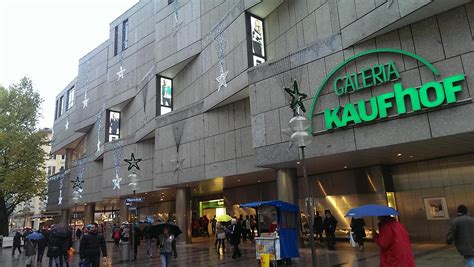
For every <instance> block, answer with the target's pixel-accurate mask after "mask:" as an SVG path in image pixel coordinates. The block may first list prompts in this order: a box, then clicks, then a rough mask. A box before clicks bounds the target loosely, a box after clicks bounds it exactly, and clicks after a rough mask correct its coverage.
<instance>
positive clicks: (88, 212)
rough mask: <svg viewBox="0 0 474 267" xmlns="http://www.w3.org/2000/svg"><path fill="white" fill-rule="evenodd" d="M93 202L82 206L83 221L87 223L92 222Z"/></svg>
mask: <svg viewBox="0 0 474 267" xmlns="http://www.w3.org/2000/svg"><path fill="white" fill-rule="evenodd" d="M94 212H95V203H89V204H87V206H84V223H85V224H86V225H87V224H89V223H92V222H94Z"/></svg>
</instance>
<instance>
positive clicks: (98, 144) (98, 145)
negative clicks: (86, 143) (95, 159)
mask: <svg viewBox="0 0 474 267" xmlns="http://www.w3.org/2000/svg"><path fill="white" fill-rule="evenodd" d="M99 151H100V140H97V152H99Z"/></svg>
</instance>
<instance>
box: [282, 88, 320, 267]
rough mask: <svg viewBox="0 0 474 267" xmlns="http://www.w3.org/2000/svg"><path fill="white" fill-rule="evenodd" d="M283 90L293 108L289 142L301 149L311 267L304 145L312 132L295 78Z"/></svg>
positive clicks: (309, 199)
mask: <svg viewBox="0 0 474 267" xmlns="http://www.w3.org/2000/svg"><path fill="white" fill-rule="evenodd" d="M284 90H285V92H286V93H287V94H288V95H290V97H291V102H290V108H291V109H292V110H293V118H291V119H290V122H289V123H288V125H289V126H290V129H291V133H292V134H291V136H290V143H291V144H292V145H294V146H297V147H299V148H300V150H301V157H302V168H303V176H304V181H305V187H306V212H307V213H308V216H309V222H308V223H309V232H310V237H309V242H310V244H311V261H312V265H313V267H315V266H316V248H315V245H314V229H313V222H314V210H313V198H312V194H311V191H312V190H311V187H310V185H309V181H308V174H307V172H306V156H305V151H304V149H305V147H306V146H308V145H309V144H311V142H312V141H313V136H312V134H310V133H308V129H309V126H310V125H309V121H308V119H306V117H304V116H302V115H301V111H303V112H306V108H305V107H304V103H303V101H304V100H305V99H306V98H307V97H308V96H307V95H306V94H304V93H301V92H300V91H299V90H298V83H297V82H296V80H293V84H292V88H291V89H290V88H284Z"/></svg>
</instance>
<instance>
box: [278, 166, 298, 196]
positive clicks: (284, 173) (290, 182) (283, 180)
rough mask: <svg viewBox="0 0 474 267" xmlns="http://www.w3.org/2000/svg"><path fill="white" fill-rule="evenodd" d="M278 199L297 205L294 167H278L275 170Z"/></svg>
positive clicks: (296, 184) (296, 178) (296, 180)
mask: <svg viewBox="0 0 474 267" xmlns="http://www.w3.org/2000/svg"><path fill="white" fill-rule="evenodd" d="M276 185H277V196H278V200H281V201H285V202H288V203H292V204H295V205H298V177H297V175H296V169H278V170H277V171H276Z"/></svg>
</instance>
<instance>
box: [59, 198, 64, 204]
mask: <svg viewBox="0 0 474 267" xmlns="http://www.w3.org/2000/svg"><path fill="white" fill-rule="evenodd" d="M61 204H63V197H59V198H58V205H61Z"/></svg>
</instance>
